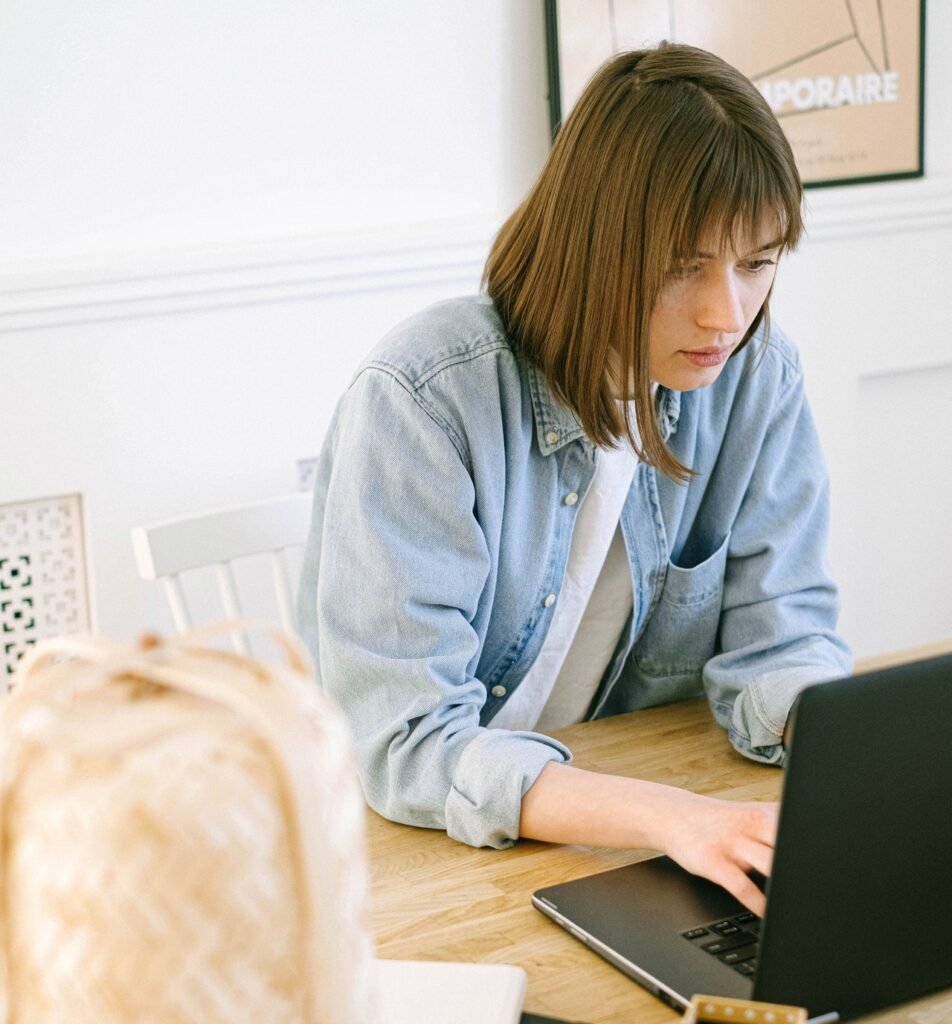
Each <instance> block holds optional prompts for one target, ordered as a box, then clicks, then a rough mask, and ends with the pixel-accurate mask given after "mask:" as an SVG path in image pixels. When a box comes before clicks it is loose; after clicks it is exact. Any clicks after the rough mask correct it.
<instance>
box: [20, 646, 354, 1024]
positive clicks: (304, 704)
mask: <svg viewBox="0 0 952 1024" xmlns="http://www.w3.org/2000/svg"><path fill="white" fill-rule="evenodd" d="M54 655H56V656H60V657H61V656H63V655H66V656H67V657H68V659H69V660H66V661H62V660H60V661H57V660H55V658H54ZM291 656H292V660H293V662H294V665H296V666H297V667H296V668H295V667H294V666H292V668H289V669H281V670H278V669H274V668H270V667H266V666H265V665H263V664H261V663H258V662H254V661H251V660H250V659H246V658H241V657H237V656H235V655H230V654H226V653H224V652H220V651H212V650H210V649H207V648H200V647H196V646H194V645H193V642H192V640H191V639H190V638H189V637H188V636H186V637H182V638H180V639H178V640H176V641H172V642H170V643H168V644H165V645H158V646H154V647H151V648H150V649H148V650H141V651H128V650H122V649H120V648H116V647H113V646H108V645H105V644H102V643H97V642H91V641H69V642H57V643H55V644H50V645H47V646H46V647H43V648H39V649H38V651H37V652H36V653H35V654H34V655H32V656H31V657H30V658H29V660H28V661H27V662H25V664H24V665H23V667H22V668H21V672H20V673H19V676H18V683H17V687H16V690H15V691H14V694H13V695H12V696H11V697H10V698H9V699H8V700H7V701H6V702H5V704H4V706H3V707H2V708H0V750H2V751H3V788H2V803H0V812H2V825H3V845H2V861H0V870H2V875H0V883H2V901H3V906H2V908H0V913H2V922H3V923H2V928H3V931H4V935H3V939H4V943H3V948H4V949H5V951H6V954H5V959H6V962H5V964H4V969H5V984H4V989H5V995H6V1015H5V1017H3V1018H0V1019H5V1020H7V1021H9V1022H15V1024H26V1022H29V1024H65V1022H67V1021H68V1022H70V1024H93V1022H96V1024H120V1022H121V1024H131V1022H136V1024H140V1022H141V1024H160V1022H161V1024H193V1022H194V1024H198V1022H201V1024H218V1022H221V1024H226V1022H227V1024H242V1022H248V1024H251V1022H255V1024H264V1022H267V1024H285V1022H287V1024H367V1022H368V1021H371V1020H373V1019H374V1014H373V1010H372V1006H371V1001H372V992H371V990H370V977H371V975H370V971H371V957H372V950H371V946H370V941H369V938H368V933H367V930H366V928H365V925H364V919H363V915H364V913H365V905H366V890H367V870H366V862H365V859H364V852H363V851H364V846H363V842H364V838H363V815H364V804H363V800H362V798H361V796H360V792H359V788H358V786H357V783H356V777H355V774H354V771H353V767H352V763H351V759H350V750H349V744H348V737H347V734H346V731H345V728H344V726H343V723H342V721H341V719H340V717H339V716H338V714H337V712H336V710H335V709H334V708H333V707H332V706H331V705H330V704H329V703H328V702H327V701H326V700H325V699H324V698H323V697H322V696H321V695H320V693H319V692H318V690H317V687H316V684H315V683H314V682H313V680H312V679H310V678H307V677H306V676H305V675H304V674H302V673H301V672H300V671H299V669H300V662H299V661H298V658H297V655H296V654H295V653H294V652H293V651H292V654H291Z"/></svg>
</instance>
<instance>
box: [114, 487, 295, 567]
mask: <svg viewBox="0 0 952 1024" xmlns="http://www.w3.org/2000/svg"><path fill="white" fill-rule="evenodd" d="M311 502H312V499H311V495H310V494H307V493H303V492H302V493H297V494H288V495H285V496H283V497H279V498H269V499H267V500H265V501H259V502H255V503H253V504H249V505H241V506H236V507H234V508H225V509H219V510H217V511H213V512H206V513H203V514H200V515H193V516H181V517H178V518H176V519H168V520H165V521H163V522H158V523H153V524H151V525H147V526H139V527H136V528H134V529H133V531H132V544H133V548H134V550H135V556H136V563H137V565H138V568H139V573H140V575H141V576H142V577H143V578H145V579H159V578H161V577H163V576H169V575H172V574H175V573H179V572H183V571H185V570H187V569H198V568H201V567H202V566H207V565H213V564H215V563H221V562H230V561H231V560H232V559H235V558H244V557H247V556H249V555H256V554H261V553H264V552H268V551H278V550H281V549H284V548H288V547H294V546H296V545H299V544H303V543H304V541H305V540H306V539H307V532H308V527H309V525H310V520H311Z"/></svg>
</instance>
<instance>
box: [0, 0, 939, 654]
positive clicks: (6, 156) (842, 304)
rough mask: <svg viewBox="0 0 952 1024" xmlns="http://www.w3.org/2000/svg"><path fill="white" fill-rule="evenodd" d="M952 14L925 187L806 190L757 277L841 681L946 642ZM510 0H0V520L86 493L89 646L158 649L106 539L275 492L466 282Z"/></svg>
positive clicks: (494, 211)
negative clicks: (805, 202) (870, 660)
mask: <svg viewBox="0 0 952 1024" xmlns="http://www.w3.org/2000/svg"><path fill="white" fill-rule="evenodd" d="M949 40H952V5H945V4H942V5H940V4H931V5H930V7H929V25H928V65H927V67H928V82H927V169H928V172H929V176H928V178H927V179H926V180H925V181H923V182H912V183H896V184H892V185H877V186H865V187H860V188H845V189H828V190H821V191H815V192H811V194H810V201H811V208H812V212H811V215H810V219H809V225H810V228H811V239H810V240H809V241H808V242H807V243H806V244H805V245H804V246H803V247H802V249H801V251H800V252H799V253H798V254H796V255H795V256H794V257H792V259H790V260H789V262H788V264H787V265H786V266H785V267H784V268H783V269H782V277H781V281H780V283H779V285H778V291H777V299H776V304H775V305H776V316H777V319H778V320H779V321H780V322H781V323H782V324H783V325H784V326H785V328H786V329H787V330H788V332H789V333H791V334H792V335H793V336H794V338H795V339H796V340H797V341H798V342H799V344H800V346H801V349H802V351H803V354H804V360H805V362H806V365H807V369H808V373H809V375H810V376H809V382H810V383H809V386H810V392H811V396H812V398H813V401H814V404H815V407H816V412H817V417H818V420H819V421H820V424H821V430H822V433H823V436H824V440H825V443H826V447H827V451H828V456H829V460H830V466H831V471H832V474H833V483H834V496H835V502H836V504H835V515H836V518H835V522H834V534H833V541H832V548H831V556H832V559H833V562H834V565H835V568H836V570H837V574H838V576H839V577H840V579H841V581H842V584H843V591H844V616H843V626H844V630H845V632H846V634H847V636H848V638H849V639H850V640H851V641H852V642H853V644H854V645H855V647H856V648H857V650H858V652H859V653H861V654H868V653H873V652H875V651H880V650H888V649H891V648H894V647H897V646H900V645H904V644H910V643H917V642H925V641H929V640H933V639H939V638H943V637H947V636H948V635H949V634H950V633H952V622H950V615H949V614H948V612H947V611H946V609H945V608H944V607H943V604H942V600H943V598H944V596H945V594H944V591H945V588H944V587H943V586H942V584H943V583H944V580H945V578H946V577H947V576H948V575H949V574H950V572H952V554H950V550H952V545H950V544H949V530H950V527H949V525H948V524H949V522H950V515H949V512H950V509H952V483H950V481H949V476H950V474H949V473H948V472H943V467H947V466H950V465H952V437H950V432H949V429H948V427H949V422H948V414H947V413H946V412H945V410H946V408H947V407H948V405H949V398H950V397H952V356H950V355H949V354H947V351H946V349H947V345H946V337H947V334H948V331H947V329H946V324H945V318H944V315H943V314H944V305H943V299H944V295H945V291H946V280H945V268H946V266H947V265H948V259H947V256H946V252H947V250H948V243H949V234H950V230H952V137H950V135H952V133H949V132H948V131H947V129H946V120H947V118H946V113H945V112H946V110H947V109H948V108H949V105H950V103H952V70H950V69H949V68H948V65H947V62H943V61H942V59H941V55H942V50H943V49H944V47H943V43H947V42H948V41H949ZM545 82H546V78H545V55H544V33H543V24H542V4H541V2H537V0H531V2H530V0H518V2H516V3H512V2H510V0H483V2H480V3H478V4H473V3H470V2H466V0H406V2H404V3H401V4H393V3H387V2H384V0H354V2H350V3H347V4H344V3H332V2H330V0H324V2H321V3H319V4H314V3H311V4H304V3H301V2H300V0H267V2H265V0H238V2H235V0H230V2H228V3H225V0H204V2H203V3H202V4H198V5H196V4H186V3H184V2H183V0H167V2H165V3H163V4H158V5H157V4H148V3H145V2H144V0H123V2H122V3H119V2H118V0H111V2H110V0H100V2H99V3H97V4H80V5H76V4H64V3H61V2H55V0H5V4H4V29H3V32H2V33H0V96H4V97H5V100H6V102H5V103H4V104H3V105H0V374H2V377H0V381H2V383H0V431H2V434H0V437H2V451H3V459H2V472H0V503H3V502H10V501H16V500H21V499H28V498H33V497H37V496H42V495H48V494H58V493H64V492H71V491H81V492H83V493H84V495H85V496H86V503H87V512H88V519H89V529H90V539H91V549H92V550H91V553H92V558H93V565H94V569H95V578H96V591H95V595H94V596H95V604H96V606H97V609H98V623H99V626H100V628H101V629H103V630H104V631H106V632H109V633H114V634H118V635H122V636H131V635H134V634H136V633H137V632H139V631H141V629H143V628H144V627H146V626H148V627H152V628H156V627H157V628H168V619H167V617H166V612H165V609H164V605H163V603H162V601H161V597H160V595H159V594H158V593H157V590H156V588H155V587H154V585H149V584H144V583H141V582H140V581H138V579H137V578H136V573H135V569H134V566H133V563H132V556H131V548H130V545H129V540H128V530H129V527H131V526H132V525H134V524H137V523H141V522H146V521H150V520H155V519H160V518H163V517H167V516H170V515H174V514H177V513H179V512H184V511H189V510H198V509H203V508H208V507H214V506H217V505H223V504H227V503H229V502H237V501H244V500H251V499H254V498H258V497H265V496H269V495H272V494H275V493H281V492H285V491H289V490H292V489H293V488H294V487H295V484H296V479H295V460H296V459H297V458H299V457H302V456H309V455H312V454H314V453H315V452H316V451H317V450H318V447H319V445H320V441H321V437H322V435H323V432H324V430H325V427H326V424H327V421H328V419H329V416H330V413H331V410H332V407H333V404H334V402H335V400H336V397H337V395H338V394H339V393H340V391H341V389H342V388H343V387H344V385H345V383H346V380H347V377H348V376H349V374H350V372H351V370H352V369H353V367H354V366H355V365H356V364H357V362H358V361H359V360H360V358H361V356H362V355H363V353H364V352H365V351H366V350H367V349H368V348H369V347H370V346H371V345H372V344H373V343H374V341H375V340H376V339H377V338H378V337H379V335H380V334H381V333H382V332H383V331H384V330H385V329H386V328H387V327H388V326H389V325H390V324H391V323H393V322H394V321H395V320H397V319H398V318H400V317H402V316H403V315H405V314H407V313H409V312H411V311H412V310H414V309H416V308H418V307H419V306H421V305H423V304H425V303H427V302H429V301H432V300H434V299H437V298H440V297H443V296H446V295H451V294H455V293H458V292H461V291H467V290H472V289H473V288H475V287H476V284H477V282H478V278H479V273H480V269H481V262H482V259H483V256H484V254H485V251H486V246H487V244H488V240H489V238H490V237H491V234H492V232H493V231H494V230H495V228H496V227H497V226H498V224H499V222H500V221H501V219H502V218H503V217H504V216H505V214H506V213H507V212H508V211H509V210H510V209H511V208H512V206H513V205H514V204H515V203H516V201H517V200H518V198H519V197H520V196H521V195H522V194H523V193H524V191H525V189H526V188H527V187H528V185H529V184H530V183H531V180H532V178H533V176H534V174H535V173H536V172H537V170H538V168H539V166H540V165H541V163H542V161H543V160H544V157H545V154H546V152H547V148H548V129H547V126H548V114H547V108H546V100H545Z"/></svg>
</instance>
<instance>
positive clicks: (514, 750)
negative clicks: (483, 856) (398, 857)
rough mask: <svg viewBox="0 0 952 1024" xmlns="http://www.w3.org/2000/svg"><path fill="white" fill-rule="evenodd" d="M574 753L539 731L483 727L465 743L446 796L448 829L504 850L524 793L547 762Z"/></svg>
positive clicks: (516, 830) (515, 827)
mask: <svg viewBox="0 0 952 1024" xmlns="http://www.w3.org/2000/svg"><path fill="white" fill-rule="evenodd" d="M571 760H572V752H571V751H570V750H569V748H568V747H566V746H565V744H563V743H559V742H558V740H553V739H550V738H549V737H548V736H543V735H541V734H540V733H535V732H519V731H512V732H510V731H509V730H508V729H482V730H480V732H479V733H478V734H477V735H476V736H475V737H474V738H473V740H472V741H471V742H470V743H468V744H467V746H466V749H465V750H464V751H463V753H462V754H461V755H460V758H459V761H457V763H456V768H455V770H454V772H453V785H452V786H451V788H450V792H449V796H448V797H447V798H446V808H445V809H446V832H447V835H449V836H451V837H452V838H453V839H457V840H459V842H461V843H468V844H469V845H470V846H494V847H496V848H497V849H504V848H506V847H509V846H512V845H513V843H514V842H515V841H516V839H518V838H519V817H520V813H521V810H522V798H523V797H524V796H525V795H526V793H527V791H528V789H529V787H530V786H531V785H532V784H533V783H534V782H535V780H536V779H537V778H538V777H539V773H540V772H541V771H542V769H543V768H544V767H545V766H546V765H547V764H548V763H549V761H561V762H563V763H567V762H569V761H571Z"/></svg>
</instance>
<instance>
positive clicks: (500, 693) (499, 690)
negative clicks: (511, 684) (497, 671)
mask: <svg viewBox="0 0 952 1024" xmlns="http://www.w3.org/2000/svg"><path fill="white" fill-rule="evenodd" d="M489 692H490V693H491V694H492V695H493V696H494V697H505V696H506V688H505V686H494V687H493V688H492V689H491V690H490V691H489Z"/></svg>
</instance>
